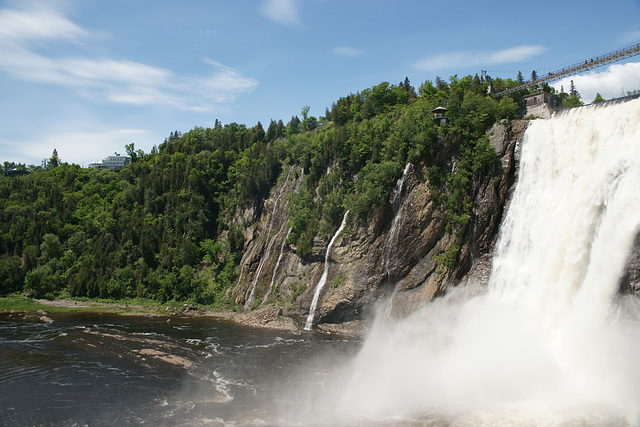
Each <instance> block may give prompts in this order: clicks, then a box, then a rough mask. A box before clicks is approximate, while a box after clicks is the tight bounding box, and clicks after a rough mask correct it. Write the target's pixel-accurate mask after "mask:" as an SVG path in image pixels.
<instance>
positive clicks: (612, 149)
mask: <svg viewBox="0 0 640 427" xmlns="http://www.w3.org/2000/svg"><path fill="white" fill-rule="evenodd" d="M521 153H522V156H521V167H520V173H519V179H518V184H517V187H516V191H515V194H514V196H513V199H512V201H511V203H510V207H509V209H508V212H507V216H506V218H505V220H504V223H503V224H502V226H501V231H500V238H499V241H498V243H497V245H496V253H495V256H494V265H493V270H492V275H491V278H490V283H489V285H488V287H487V286H478V285H475V284H473V283H470V284H468V285H461V286H458V287H457V288H454V289H452V290H450V291H449V292H448V293H447V295H446V296H444V297H442V298H438V299H437V300H435V301H433V302H431V303H429V304H427V305H425V306H424V307H423V308H421V309H419V310H418V311H416V312H415V313H413V314H412V315H411V316H409V317H408V318H405V319H399V320H393V319H389V318H388V316H379V317H378V318H377V319H376V322H375V323H374V324H373V327H372V329H371V331H370V333H369V335H368V336H367V338H366V340H365V341H364V342H363V343H360V342H357V341H349V340H343V339H340V338H337V337H333V336H328V335H322V334H318V333H313V332H305V333H303V334H299V335H295V334H286V333H281V332H275V331H265V330H254V329H247V328H241V327H238V326H232V325H229V324H226V323H223V322H219V321H215V320H211V319H194V318H186V319H171V322H167V321H166V318H148V319H144V318H143V319H140V318H139V319H133V318H122V317H109V316H104V315H103V316H98V315H65V316H59V317H54V319H53V320H54V322H53V323H39V322H35V321H34V322H29V321H26V320H18V319H15V318H11V317H10V316H9V315H4V317H2V318H0V354H1V355H2V358H1V359H0V418H1V419H2V420H3V422H4V424H9V425H20V424H23V425H41V424H55V425H65V424H66V425H84V424H89V425H118V424H138V423H146V424H149V425H216V424H228V425H259V424H267V425H309V424H317V425H371V424H375V425H459V426H467V425H469V426H479V425H486V426H495V425H508V426H512V425H518V426H520V425H536V426H537V425H549V426H557V425H561V426H583V425H597V426H600V425H611V426H618V425H629V426H634V425H640V363H638V360H640V359H639V357H640V321H639V319H640V316H639V315H638V313H640V310H638V300H637V298H635V297H631V296H622V295H620V294H619V292H618V289H619V284H620V280H621V278H622V276H623V274H624V270H625V264H626V262H627V259H628V256H629V253H630V250H631V248H632V245H633V243H634V240H635V239H636V237H637V235H638V231H639V228H640V191H639V189H640V100H637V101H632V102H628V103H624V104H618V105H612V106H608V107H606V108H581V109H576V110H573V111H570V112H568V113H565V114H563V115H561V116H560V117H558V118H555V119H553V120H546V121H535V122H534V123H532V125H531V126H530V127H529V129H528V130H527V132H526V135H525V138H524V141H523V142H522V151H521ZM334 237H335V236H334ZM328 252H329V251H328V250H327V253H328ZM333 268H339V266H335V267H333ZM380 312H382V313H384V312H385V308H384V307H381V308H380ZM52 317H53V316H52ZM311 317H312V316H311Z"/></svg>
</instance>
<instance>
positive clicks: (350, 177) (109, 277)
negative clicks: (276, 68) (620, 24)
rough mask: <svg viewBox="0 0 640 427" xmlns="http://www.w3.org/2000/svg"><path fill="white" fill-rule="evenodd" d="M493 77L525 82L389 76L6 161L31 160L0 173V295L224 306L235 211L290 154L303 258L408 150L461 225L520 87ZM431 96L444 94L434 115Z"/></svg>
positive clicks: (267, 184) (384, 184) (238, 238)
mask: <svg viewBox="0 0 640 427" xmlns="http://www.w3.org/2000/svg"><path fill="white" fill-rule="evenodd" d="M490 83H491V84H492V85H493V89H494V90H495V91H498V90H501V89H503V88H507V87H510V86H515V85H518V81H517V80H510V79H507V80H502V79H494V80H492V81H491V82H489V80H488V79H484V78H482V79H481V78H478V76H477V75H476V76H474V77H472V76H466V77H462V78H458V77H457V76H453V77H451V78H450V79H449V80H448V81H445V80H443V79H440V78H439V77H438V78H436V79H435V81H434V82H432V81H426V82H424V83H423V84H421V85H420V86H419V88H417V89H416V88H415V87H413V86H412V85H411V84H410V82H409V80H408V79H405V81H404V82H400V83H399V84H397V85H393V84H390V83H388V82H383V83H380V84H378V85H376V86H373V87H371V88H367V89H364V90H362V91H360V92H357V93H355V94H353V93H352V94H349V95H348V96H345V97H342V98H340V99H338V100H337V101H336V102H334V103H333V105H331V107H329V108H327V109H326V113H325V116H324V117H320V118H316V117H313V116H309V115H308V112H309V107H303V108H302V111H301V113H300V116H294V117H292V118H291V119H290V120H289V121H288V122H287V123H286V124H285V123H284V122H283V121H282V120H278V121H275V120H271V122H270V123H269V124H268V126H266V129H265V126H263V125H262V124H261V123H257V124H256V125H255V126H253V127H247V126H245V125H242V124H237V123H229V124H224V125H223V124H222V123H220V122H218V121H217V120H216V123H215V125H214V127H212V128H201V127H196V128H194V129H192V130H190V131H188V132H186V133H184V134H182V133H180V132H178V131H176V132H172V133H171V135H170V136H169V137H168V138H166V139H165V141H164V142H162V143H161V144H159V145H158V146H157V148H156V147H154V149H153V150H152V151H151V152H150V153H144V152H143V151H142V150H135V147H134V145H133V144H130V145H128V146H126V150H127V153H128V155H129V156H130V157H131V164H130V165H128V166H127V167H125V168H124V169H122V170H120V171H118V172H114V171H110V170H95V169H88V168H86V169H85V168H81V167H80V166H78V165H73V164H67V163H65V162H64V161H63V160H64V159H59V158H58V156H57V153H56V152H55V151H54V153H53V155H52V156H51V158H50V159H48V160H47V161H44V162H43V164H42V166H38V167H33V166H30V167H26V166H25V165H14V164H12V163H9V162H7V161H5V163H4V168H5V170H9V169H10V168H14V170H15V168H16V167H17V169H18V170H22V171H29V173H25V174H21V175H20V174H19V176H8V175H5V176H2V177H0V294H1V295H6V294H10V293H13V292H24V293H25V294H27V295H29V296H33V297H38V298H56V297H89V298H115V299H121V298H125V297H127V296H129V297H139V298H149V299H153V300H157V301H162V302H165V301H171V300H175V301H191V302H194V303H200V304H208V305H213V306H218V307H229V306H233V303H232V301H231V300H230V297H229V295H230V293H229V290H230V289H231V288H232V287H233V285H234V282H235V280H236V278H237V275H238V270H239V269H238V266H239V262H240V259H241V257H242V252H243V247H244V238H243V233H242V227H243V225H242V224H241V223H240V222H239V221H238V219H237V218H238V217H239V215H238V213H239V212H241V211H242V210H243V209H246V208H249V207H253V208H255V209H256V210H257V212H260V210H261V209H263V204H264V203H263V202H264V200H265V199H266V198H268V197H269V193H270V190H271V188H272V187H273V186H274V184H275V183H276V181H277V179H278V177H279V175H280V173H281V171H282V170H283V169H284V168H288V167H289V166H290V165H296V166H298V169H297V170H299V171H301V172H300V173H303V174H304V184H303V186H302V189H301V190H300V192H299V193H298V194H297V195H296V196H295V197H294V200H293V201H292V203H290V204H289V206H288V209H289V215H290V224H289V225H290V226H291V227H292V231H291V233H290V235H289V243H290V244H291V245H293V246H292V247H295V249H296V252H297V254H298V255H299V256H300V257H301V258H305V257H308V256H309V255H310V254H311V248H312V242H313V239H314V238H315V237H316V236H323V237H324V236H329V235H331V233H333V232H334V231H335V230H336V229H337V227H338V226H339V224H340V221H341V218H342V215H343V213H344V212H345V210H347V209H348V210H350V211H351V212H353V213H354V214H355V217H356V218H357V220H358V221H366V220H367V218H368V216H369V215H370V214H371V213H372V211H373V210H374V209H376V207H379V206H382V205H384V204H385V203H387V201H388V199H389V194H390V191H391V190H392V189H393V186H394V185H395V183H396V181H397V180H398V178H399V177H400V175H401V173H402V170H403V168H404V165H405V164H406V163H407V162H413V163H415V164H421V165H423V166H425V167H426V168H428V169H427V170H428V178H427V179H428V181H429V186H430V188H431V189H432V190H433V191H434V193H435V194H437V195H438V198H437V200H438V203H440V204H441V206H442V209H443V210H445V211H446V212H447V215H448V217H449V219H450V227H449V230H448V231H449V232H450V233H456V232H457V230H458V229H460V228H461V227H463V226H464V224H465V223H466V221H467V220H468V217H469V213H470V209H471V206H470V200H471V197H470V193H471V183H472V182H473V180H474V177H477V176H478V174H481V173H483V171H485V170H487V169H489V168H493V167H495V164H496V161H497V156H496V153H495V152H494V150H493V148H492V147H491V145H490V144H489V140H488V137H487V135H486V132H487V130H488V129H489V128H490V127H491V126H492V125H493V124H494V123H495V122H497V121H499V120H503V119H507V120H510V119H516V118H518V98H519V97H521V96H523V95H525V94H526V93H522V92H520V93H517V94H512V95H510V96H504V97H502V98H500V99H497V98H495V97H494V96H493V95H491V94H488V88H489V84H490ZM572 89H573V88H572ZM576 94H577V91H576ZM578 96H579V95H578ZM565 98H566V97H565ZM437 106H446V107H447V109H448V112H447V122H446V124H444V125H441V126H438V125H437V124H436V123H435V122H434V120H433V118H432V112H431V110H432V109H433V108H435V107H437ZM452 158H455V160H456V165H457V167H456V168H455V170H452V169H451V168H450V167H447V165H448V164H450V163H451V159H452Z"/></svg>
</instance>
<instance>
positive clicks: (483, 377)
mask: <svg viewBox="0 0 640 427" xmlns="http://www.w3.org/2000/svg"><path fill="white" fill-rule="evenodd" d="M521 148H522V151H521V153H522V154H521V160H520V171H519V178H518V183H517V186H516V190H515V193H514V195H513V198H512V200H511V203H510V205H509V208H508V211H507V214H506V218H505V219H504V221H503V224H502V227H501V231H500V237H499V240H498V242H497V245H496V253H495V256H494V265H493V270H492V275H491V278H490V284H489V286H488V287H481V286H479V285H474V284H473V283H469V284H467V285H460V286H458V287H456V288H452V289H450V291H449V292H448V294H447V295H446V296H445V297H443V298H439V299H437V300H435V301H432V302H431V303H429V304H427V305H426V306H424V307H423V308H422V309H421V310H418V311H417V312H415V313H414V314H413V315H412V316H411V317H409V318H406V319H403V320H398V321H389V320H385V321H378V322H377V323H376V324H375V326H374V328H373V330H372V331H371V333H370V334H369V336H368V337H367V340H366V341H365V343H364V346H363V349H362V351H361V352H360V354H359V355H358V357H357V358H356V360H355V361H354V364H353V366H352V367H351V369H350V373H349V375H348V376H347V377H348V378H347V379H346V380H344V381H342V382H340V384H339V385H337V386H336V390H335V391H334V392H333V393H331V394H332V398H333V399H335V400H333V401H332V405H334V406H333V407H334V408H335V411H333V413H334V414H336V415H335V416H336V417H339V418H340V419H344V418H345V417H347V419H351V417H352V419H353V420H360V421H358V422H361V420H362V419H370V420H377V421H379V420H387V421H390V420H411V419H413V420H417V421H420V422H422V421H424V420H435V422H436V423H437V422H439V421H444V422H445V423H448V422H452V423H453V424H456V425H523V424H524V425H558V424H562V425H638V424H639V423H640V363H639V361H640V316H639V315H638V313H639V312H640V310H639V309H638V303H637V300H636V299H635V297H632V296H623V295H620V294H619V292H618V289H619V287H620V280H621V278H622V276H623V273H624V271H625V264H626V262H627V260H628V257H629V254H630V251H631V250H632V247H633V242H634V240H635V238H636V236H637V234H638V231H639V227H640V101H638V100H636V101H630V102H627V103H621V104H615V105H610V106H606V107H596V106H592V107H584V108H579V109H574V110H570V111H567V112H565V113H564V114H561V115H560V116H558V117H556V118H553V119H551V120H537V121H533V122H532V123H531V124H530V126H529V128H528V129H527V131H526V134H525V138H524V140H523V141H522V147H521Z"/></svg>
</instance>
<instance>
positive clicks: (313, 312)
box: [304, 211, 349, 331]
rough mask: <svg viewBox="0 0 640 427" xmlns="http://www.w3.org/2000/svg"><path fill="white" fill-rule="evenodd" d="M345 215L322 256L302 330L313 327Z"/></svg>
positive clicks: (345, 218) (347, 212)
mask: <svg viewBox="0 0 640 427" xmlns="http://www.w3.org/2000/svg"><path fill="white" fill-rule="evenodd" d="M347 215H349V211H346V212H345V213H344V217H342V224H340V227H339V228H338V231H336V233H335V234H334V235H333V237H332V238H331V241H329V246H327V253H326V254H325V255H324V271H323V272H322V277H320V281H319V282H318V285H317V286H316V291H315V293H314V294H313V300H312V301H311V308H310V309H309V316H308V317H307V321H306V323H305V325H304V329H306V330H307V331H310V330H311V328H312V327H313V318H314V317H315V315H316V309H317V308H318V300H319V299H320V293H321V292H322V288H324V285H325V283H326V282H327V276H328V275H329V255H330V254H331V248H332V247H333V244H334V242H335V241H336V239H337V238H338V235H339V234H340V233H341V232H342V229H343V228H344V226H345V224H346V223H347Z"/></svg>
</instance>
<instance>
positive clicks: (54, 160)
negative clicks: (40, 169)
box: [49, 148, 60, 168]
mask: <svg viewBox="0 0 640 427" xmlns="http://www.w3.org/2000/svg"><path fill="white" fill-rule="evenodd" d="M58 166H60V158H59V157H58V150H56V149H55V148H54V149H53V153H52V154H51V158H50V159H49V168H57V167H58Z"/></svg>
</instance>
